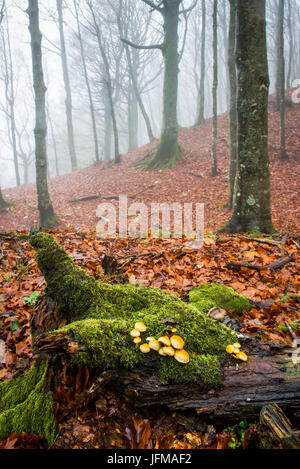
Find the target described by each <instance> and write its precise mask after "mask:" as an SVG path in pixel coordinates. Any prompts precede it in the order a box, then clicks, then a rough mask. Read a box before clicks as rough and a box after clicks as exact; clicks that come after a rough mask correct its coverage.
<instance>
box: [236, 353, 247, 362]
mask: <svg viewBox="0 0 300 469" xmlns="http://www.w3.org/2000/svg"><path fill="white" fill-rule="evenodd" d="M236 358H238V359H239V360H242V361H243V362H246V361H247V360H248V357H247V355H246V354H245V352H238V353H237V354H236Z"/></svg>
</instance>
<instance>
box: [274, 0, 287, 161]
mask: <svg viewBox="0 0 300 469" xmlns="http://www.w3.org/2000/svg"><path fill="white" fill-rule="evenodd" d="M276 66H277V69H276V100H277V108H278V110H279V112H280V158H281V159H283V160H285V159H287V154H286V150H285V60H284V0H279V3H278V16H277V61H276Z"/></svg>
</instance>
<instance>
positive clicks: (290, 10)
mask: <svg viewBox="0 0 300 469" xmlns="http://www.w3.org/2000/svg"><path fill="white" fill-rule="evenodd" d="M287 4H288V30H289V40H290V47H289V63H288V72H287V77H286V86H287V88H290V87H291V82H292V78H291V77H292V66H293V58H294V53H295V51H294V47H295V45H294V32H293V27H292V14H293V8H292V2H291V0H288V3H287Z"/></svg>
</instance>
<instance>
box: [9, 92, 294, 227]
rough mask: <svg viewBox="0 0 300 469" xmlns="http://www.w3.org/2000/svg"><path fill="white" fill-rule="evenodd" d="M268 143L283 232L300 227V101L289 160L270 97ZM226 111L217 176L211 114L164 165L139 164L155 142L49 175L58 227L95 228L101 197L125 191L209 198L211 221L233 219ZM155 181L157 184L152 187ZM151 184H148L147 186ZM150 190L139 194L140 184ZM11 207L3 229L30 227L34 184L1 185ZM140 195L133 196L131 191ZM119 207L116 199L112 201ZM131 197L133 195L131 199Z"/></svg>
mask: <svg viewBox="0 0 300 469" xmlns="http://www.w3.org/2000/svg"><path fill="white" fill-rule="evenodd" d="M269 107H270V114H269V116H270V117H269V150H270V162H271V197H272V204H271V207H272V218H273V224H274V226H275V228H276V229H277V230H278V231H280V232H284V233H287V232H288V233H291V234H292V233H293V234H299V233H300V191H299V181H300V164H299V163H300V135H299V120H300V105H293V107H288V108H287V113H286V147H287V153H288V156H289V159H288V160H287V161H281V160H280V159H279V135H280V132H279V113H278V112H275V111H274V102H273V101H272V99H271V100H270V106H269ZM228 126H229V119H228V114H224V115H222V116H220V117H219V120H218V129H219V130H218V168H219V170H218V176H217V177H212V176H211V154H210V149H211V127H212V121H211V119H209V120H207V121H206V122H205V123H204V124H203V125H202V126H199V127H197V128H183V129H181V130H180V133H179V139H180V144H181V145H182V147H183V148H184V150H185V151H184V155H183V158H182V160H181V161H180V162H179V163H178V164H177V165H176V167H175V168H173V169H169V170H166V171H160V170H155V171H141V170H140V169H136V168H135V163H136V162H137V161H138V160H139V159H141V158H143V156H144V155H145V154H147V152H151V151H152V150H153V149H154V148H155V145H156V144H157V141H154V142H152V143H150V144H148V145H146V146H144V147H141V148H139V149H137V150H134V151H131V152H129V153H127V154H126V155H122V162H121V164H118V165H113V164H111V163H107V162H104V163H100V164H98V165H94V166H90V167H88V168H85V169H81V170H78V171H75V172H73V173H70V174H65V175H62V176H59V177H55V178H53V179H50V181H49V192H50V196H51V200H52V203H53V206H54V209H55V212H56V214H57V215H58V217H59V221H58V223H57V225H56V228H58V229H61V230H63V231H65V230H77V229H83V228H84V229H91V230H95V229H96V223H97V216H96V209H97V206H98V205H99V204H100V203H102V202H107V200H106V199H104V198H103V197H109V196H118V195H127V196H128V198H129V197H131V196H132V199H131V200H132V202H143V203H145V204H150V203H152V202H158V203H162V202H169V203H173V202H179V203H184V202H191V203H204V205H205V228H206V230H207V231H214V230H216V229H218V228H220V227H221V226H222V225H224V223H225V222H226V221H227V220H228V219H229V218H230V212H229V211H228V209H226V208H225V205H226V203H227V198H228V160H229V146H228V142H229V128H228ZM149 186H152V187H150V188H149ZM146 188H148V189H147V190H145V189H146ZM143 190H145V192H143V193H140V194H139V195H136V196H135V194H138V193H139V192H140V191H143ZM3 195H4V197H5V198H6V200H8V201H9V202H11V203H13V207H11V208H10V209H7V210H6V212H2V213H1V217H0V232H1V231H10V230H14V231H15V230H27V231H30V228H31V226H34V225H35V226H36V225H37V224H38V211H37V199H36V188H35V185H34V184H28V185H22V186H20V187H15V188H10V189H6V190H3ZM90 195H99V196H100V197H99V198H98V199H94V200H89V201H84V202H77V203H72V202H70V201H71V200H74V199H77V198H80V197H85V196H90ZM133 196H135V197H133ZM110 202H111V203H112V204H114V205H115V206H116V207H117V206H118V201H116V200H111V201H110ZM128 202H130V200H129V201H128Z"/></svg>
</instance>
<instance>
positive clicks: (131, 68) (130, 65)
mask: <svg viewBox="0 0 300 469" xmlns="http://www.w3.org/2000/svg"><path fill="white" fill-rule="evenodd" d="M125 52H126V56H127V63H128V68H129V74H130V78H131V80H132V87H133V90H134V93H135V96H136V99H137V101H138V104H139V107H140V110H141V113H142V116H143V118H144V121H145V124H146V128H147V133H148V138H149V140H150V142H151V140H154V135H153V131H152V127H151V122H150V119H149V116H148V114H147V111H146V109H145V106H144V103H143V100H142V97H141V94H140V91H139V87H138V83H137V77H136V74H135V69H134V65H133V63H132V61H131V56H130V51H129V47H128V45H127V44H125Z"/></svg>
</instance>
